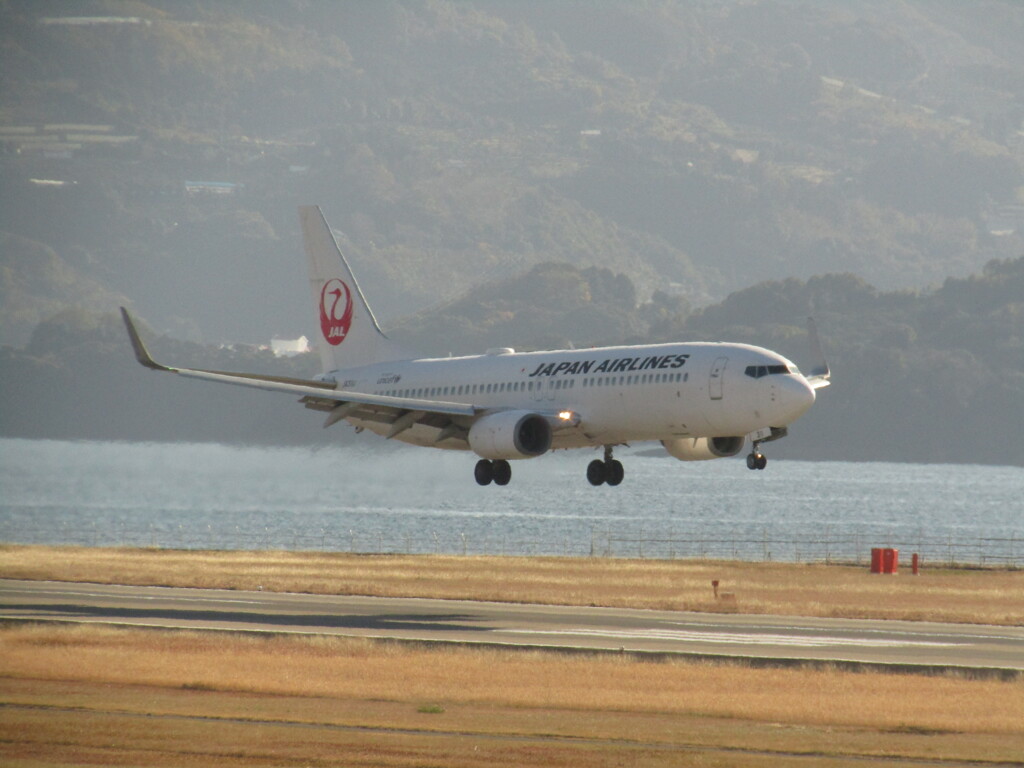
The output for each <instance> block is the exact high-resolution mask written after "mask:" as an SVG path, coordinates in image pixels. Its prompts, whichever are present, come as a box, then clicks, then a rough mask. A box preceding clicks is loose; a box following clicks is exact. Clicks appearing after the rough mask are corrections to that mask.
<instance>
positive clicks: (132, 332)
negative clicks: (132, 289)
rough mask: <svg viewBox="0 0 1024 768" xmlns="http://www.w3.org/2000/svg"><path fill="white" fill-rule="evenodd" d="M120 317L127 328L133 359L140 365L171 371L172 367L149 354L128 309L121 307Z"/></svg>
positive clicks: (155, 369)
mask: <svg viewBox="0 0 1024 768" xmlns="http://www.w3.org/2000/svg"><path fill="white" fill-rule="evenodd" d="M121 318H122V319H123V320H124V327H125V328H127V329H128V338H129V339H130V340H131V342H132V350H133V351H134V352H135V359H136V360H138V361H139V363H140V364H141V365H144V366H146V367H147V368H152V369H153V370H154V371H171V370H173V368H168V367H167V366H166V365H160V363H158V362H157V361H156V360H154V359H153V358H152V356H151V355H150V354H149V350H148V349H146V345H145V344H143V343H142V338H141V337H140V336H139V332H138V330H137V329H136V328H135V323H134V322H133V321H132V317H131V315H129V314H128V310H127V309H125V308H124V307H121Z"/></svg>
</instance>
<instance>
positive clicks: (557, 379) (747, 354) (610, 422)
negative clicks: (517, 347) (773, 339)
mask: <svg viewBox="0 0 1024 768" xmlns="http://www.w3.org/2000/svg"><path fill="white" fill-rule="evenodd" d="M330 376H331V377H332V378H334V379H335V381H337V385H338V387H339V388H340V389H343V390H346V391H351V392H361V393H365V394H370V395H383V396H388V397H396V398H403V399H409V398H411V399H424V400H433V401H442V402H449V403H465V404H473V405H475V406H478V407H483V408H488V409H494V410H496V411H497V410H523V411H543V412H558V411H563V410H564V411H566V412H571V413H572V414H575V415H578V417H579V420H580V423H581V426H580V427H579V428H573V429H565V430H559V431H557V432H556V433H555V436H554V441H553V445H552V447H554V448H575V447H583V446H588V445H616V444H622V443H628V442H635V441H642V440H671V439H674V438H680V437H724V436H745V435H749V434H751V433H754V432H756V431H757V430H760V429H765V428H768V427H783V426H786V425H788V424H789V423H791V422H792V421H794V420H795V419H797V418H798V417H799V416H800V415H801V414H803V413H804V412H805V411H806V410H807V409H808V408H809V407H810V406H811V405H812V404H813V402H814V397H815V395H814V390H813V389H812V388H811V386H810V385H809V384H808V383H807V380H806V379H805V378H804V376H803V375H802V374H800V372H799V371H798V369H797V368H796V366H795V365H793V363H791V362H790V361H789V360H787V359H786V358H784V357H782V356H780V355H778V354H777V353H775V352H772V351H770V350H767V349H763V348H761V347H755V346H750V345H746V344H724V343H706V342H697V343H687V344H656V345H642V346H623V347H602V348H597V349H579V350H560V351H545V352H528V353H515V352H512V351H510V350H499V351H495V352H492V353H489V354H486V355H475V356H470V357H456V358H441V359H420V360H405V361H394V362H388V363H380V364H374V365H368V366H362V367H359V368H352V369H345V370H339V371H335V372H333V373H332V374H330ZM349 421H351V422H352V423H353V424H355V425H356V426H358V427H364V428H366V429H370V430H371V431H373V432H377V433H379V434H387V433H388V430H389V429H390V425H389V424H388V423H382V422H375V421H371V420H365V421H361V420H359V419H355V418H350V419H349ZM437 437H438V429H437V428H435V427H432V426H431V425H429V424H416V425H415V426H413V427H412V428H410V429H407V430H405V431H403V432H402V433H401V434H399V435H396V439H398V440H402V441H404V442H408V443H412V444H415V445H431V446H437V447H441V448H453V449H467V448H468V447H469V446H468V445H467V444H466V442H465V441H464V440H458V439H451V440H442V441H440V442H438V440H437Z"/></svg>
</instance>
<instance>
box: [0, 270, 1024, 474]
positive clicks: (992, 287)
mask: <svg viewBox="0 0 1024 768" xmlns="http://www.w3.org/2000/svg"><path fill="white" fill-rule="evenodd" d="M542 288H543V289H546V290H547V291H548V292H545V290H542ZM635 295H636V289H635V286H633V284H632V282H631V281H630V280H629V278H628V277H626V276H625V275H622V274H614V273H612V272H610V271H603V270H597V269H594V268H586V269H583V270H580V269H576V268H574V267H566V266H564V265H541V266H539V267H537V268H535V269H534V270H532V271H531V272H530V273H529V274H528V275H526V276H525V277H523V278H519V279H515V280H510V281H506V282H502V283H497V284H494V285H489V286H486V287H484V288H481V289H479V290H476V291H473V292H472V293H470V294H469V295H467V296H464V297H463V298H462V299H461V300H460V301H457V302H453V303H451V304H449V305H447V306H445V307H441V308H439V309H437V310H434V311H431V312H425V313H423V314H421V315H419V316H418V317H417V318H416V320H415V322H409V323H404V324H402V325H400V326H396V327H395V328H393V329H391V333H392V335H393V336H394V337H395V338H396V340H398V341H400V342H402V343H404V344H405V345H407V346H409V347H411V348H414V349H416V350H418V351H421V352H424V353H434V354H444V353H445V352H448V351H451V352H455V353H464V352H481V351H483V349H484V348H485V346H493V345H496V344H500V345H507V344H517V345H518V346H519V347H520V348H521V349H535V348H547V347H550V346H569V345H575V346H577V347H582V346H587V345H591V344H595V343H602V344H613V343H620V342H623V341H628V342H658V341H680V340H701V339H703V340H717V339H728V340H732V341H746V342H750V343H754V344H761V345H765V346H768V347H770V348H772V349H777V350H779V351H781V352H782V353H783V354H786V355H787V356H789V357H790V358H791V359H793V360H794V361H796V362H797V363H798V364H799V363H802V362H803V363H807V362H809V361H808V360H807V358H808V342H807V337H806V325H805V318H806V316H807V315H808V314H813V315H814V316H815V317H816V318H817V319H818V321H819V325H820V327H821V332H822V336H823V341H824V346H825V351H826V354H827V357H828V359H829V363H830V365H831V367H832V371H833V385H832V386H831V387H829V388H828V389H825V390H822V391H821V392H820V393H819V397H820V402H819V403H818V405H817V406H816V407H815V408H813V409H811V411H810V412H809V413H808V414H807V415H806V416H804V417H803V418H802V419H801V420H800V421H798V422H797V423H796V424H795V425H794V426H793V427H792V430H791V437H790V438H787V439H786V440H783V441H781V442H779V443H777V444H773V445H772V447H771V451H772V455H773V456H779V457H796V458H808V459H810V458H815V459H837V460H838V459H843V460H884V461H916V462H967V463H994V464H1016V465H1021V464H1024V454H1022V452H1021V450H1020V446H1021V437H1020V435H1021V430H1022V429H1024V410H1022V403H1024V257H1022V258H1018V259H1014V260H1006V261H993V262H991V263H989V264H988V265H986V267H985V268H984V270H983V271H982V272H981V273H979V274H977V275H972V276H970V277H967V278H964V279H950V280H947V281H946V283H945V284H944V285H943V286H942V287H941V288H938V289H936V290H934V291H929V292H923V293H914V292H883V291H879V290H877V289H876V288H874V287H872V286H870V285H868V284H867V283H865V282H864V281H863V280H861V279H860V278H858V277H855V276H853V275H851V274H831V275H824V276H820V277H814V278H811V279H809V280H806V281H803V280H799V279H795V278H793V279H789V280H785V281H775V282H766V283H760V284H758V285H755V286H753V287H751V288H749V289H746V290H744V291H740V292H737V293H734V294H732V295H730V296H729V297H728V298H727V299H726V300H725V301H723V302H721V303H719V304H715V305H712V306H709V307H706V308H704V309H703V310H701V311H698V312H695V313H692V314H691V313H689V312H688V309H687V307H685V306H683V305H680V304H679V303H673V302H672V301H670V300H669V299H668V298H667V297H666V296H664V294H655V297H654V299H653V300H652V301H649V302H645V303H640V304H637V303H636V301H635ZM553 299H556V300H553ZM566 334H568V335H566ZM146 335H147V338H148V339H150V346H151V349H152V351H153V354H154V355H155V356H156V357H157V359H160V360H164V361H168V362H173V363H178V364H181V365H189V366H194V367H205V368H213V369H222V370H224V369H226V370H241V371H253V372H263V373H276V374H278V375H287V376H302V377H309V376H312V375H313V374H315V373H317V372H318V371H319V369H318V367H317V366H318V365H319V362H318V359H317V357H316V355H315V354H308V355H304V356H301V357H298V358H293V359H290V360H280V359H276V358H274V357H272V356H271V355H270V354H269V352H266V351H258V350H251V349H244V348H239V349H234V350H228V349H218V348H213V347H205V346H201V345H196V344H193V343H190V342H181V341H176V340H174V339H170V338H167V337H162V338H154V337H153V336H152V334H151V333H150V332H148V331H147V334H146ZM0 392H2V393H3V402H4V408H3V409H0V435H5V436H20V437H54V438H77V439H131V440H193V441H196V440H198V441H204V440H206V441H228V442H234V441H247V442H257V443H264V444H286V443H296V444H308V443H339V442H340V443H349V442H353V441H358V442H357V443H356V444H358V445H359V446H360V447H361V448H364V449H368V450H374V449H383V448H385V447H386V444H385V441H383V440H380V439H379V438H375V437H370V436H367V435H363V436H360V437H356V436H354V435H353V433H352V430H351V429H350V428H349V427H346V426H345V425H338V426H334V427H331V428H330V429H328V430H322V429H321V428H320V424H321V423H322V421H323V415H322V414H317V413H312V412H309V411H305V410H304V409H303V408H302V406H301V405H299V404H297V403H295V402H293V399H292V398H289V397H288V396H284V395H275V394H269V393H262V392H252V391H249V390H244V389H241V388H236V387H226V386H220V385H213V384H208V383H203V382H196V381H189V380H184V379H181V378H179V377H175V376H170V375H167V374H155V373H153V372H151V371H148V370H146V369H144V368H142V367H141V366H139V365H138V364H137V363H136V362H135V360H134V358H133V357H132V354H131V350H130V347H129V344H128V341H127V337H126V335H125V333H124V329H123V327H122V326H121V322H120V318H119V317H117V316H116V315H114V314H109V315H105V316H96V315H89V314H87V313H84V312H68V313H65V314H63V315H60V316H58V317H56V318H54V319H53V320H51V321H48V322H46V323H43V324H41V325H40V326H39V327H38V328H37V329H36V331H35V333H34V334H33V336H32V340H31V342H30V344H29V345H28V347H27V348H26V349H24V350H18V351H15V350H12V349H10V348H8V349H4V350H0Z"/></svg>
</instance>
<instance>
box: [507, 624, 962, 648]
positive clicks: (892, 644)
mask: <svg viewBox="0 0 1024 768" xmlns="http://www.w3.org/2000/svg"><path fill="white" fill-rule="evenodd" d="M499 631H501V632H508V633H510V634H528V635H576V636H583V637H605V638H615V639H621V640H670V641H673V642H681V643H724V644H732V645H792V646H799V647H803V648H825V647H828V646H836V645H853V646H861V647H867V648H905V647H914V646H930V647H940V648H941V647H951V646H954V645H956V643H939V642H934V641H930V640H886V639H868V638H850V637H831V636H817V637H811V636H806V635H760V634H739V633H735V632H685V631H680V630H665V629H637V630H621V631H620V630H604V629H566V630H551V629H536V630H531V629H507V630H499Z"/></svg>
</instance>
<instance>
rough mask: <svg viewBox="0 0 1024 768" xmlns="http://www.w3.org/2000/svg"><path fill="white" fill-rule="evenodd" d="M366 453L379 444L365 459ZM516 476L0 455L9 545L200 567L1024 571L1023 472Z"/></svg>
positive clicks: (532, 468)
mask: <svg viewBox="0 0 1024 768" xmlns="http://www.w3.org/2000/svg"><path fill="white" fill-rule="evenodd" d="M367 446H370V443H369V442H367ZM599 455H600V454H599V453H595V452H591V451H586V450H580V451H567V452H557V453H554V454H551V455H549V456H545V457H542V458H539V459H534V460H529V461H521V462H514V463H513V478H512V483H511V484H510V485H508V486H506V487H497V486H493V485H492V486H487V487H480V486H478V485H476V483H475V482H474V481H473V476H472V469H473V464H474V462H475V461H476V457H475V456H473V455H472V454H469V453H462V452H446V451H424V450H416V449H409V448H395V449H390V450H382V449H381V448H379V447H377V445H374V446H373V447H368V448H365V449H360V448H352V447H347V448H318V449H313V448H295V447H291V448H268V447H242V446H230V445H216V444H185V443H168V444H152V443H145V444H139V443H117V442H108V443H95V442H69V441H49V440H16V439H3V440H0V541H4V542H12V543H40V544H85V545H103V546H112V545H127V546H155V547H167V548H191V549H268V548H271V549H314V550H330V551H353V552H408V553H455V554H462V553H465V554H509V555H512V554H534V555H537V554H551V555H570V556H588V555H603V556H619V557H637V556H639V557H719V558H720V557H725V558H736V559H745V560H767V559H772V560H784V561H821V560H826V561H856V562H863V561H866V559H867V558H869V557H870V550H871V548H873V547H894V548H898V549H900V550H901V551H902V553H903V558H904V562H905V561H906V558H907V557H908V556H909V553H911V552H915V553H919V554H921V556H922V557H923V558H925V561H926V562H932V563H935V562H959V563H979V564H989V565H997V564H1013V565H1022V564H1024V469H1022V468H1020V467H1004V466H978V465H921V464H891V463H880V462H879V463H871V462H864V463H844V462H807V461H793V460H777V461H770V462H769V465H768V468H767V469H765V470H764V471H750V470H748V469H747V468H746V465H745V463H744V461H743V458H742V457H739V458H736V459H723V460H719V461H708V462H679V461H676V460H674V459H672V458H669V457H664V458H661V457H652V456H646V455H640V454H639V453H635V452H634V453H630V451H628V450H625V449H621V450H619V451H617V452H616V457H617V458H620V459H621V460H622V461H623V464H624V465H625V467H626V478H625V480H624V482H623V483H622V485H620V486H618V487H616V488H611V487H608V486H600V487H597V488H594V487H592V486H590V485H589V484H588V483H587V481H586V478H585V469H586V464H587V462H589V461H590V460H592V459H593V458H594V457H596V456H599Z"/></svg>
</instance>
